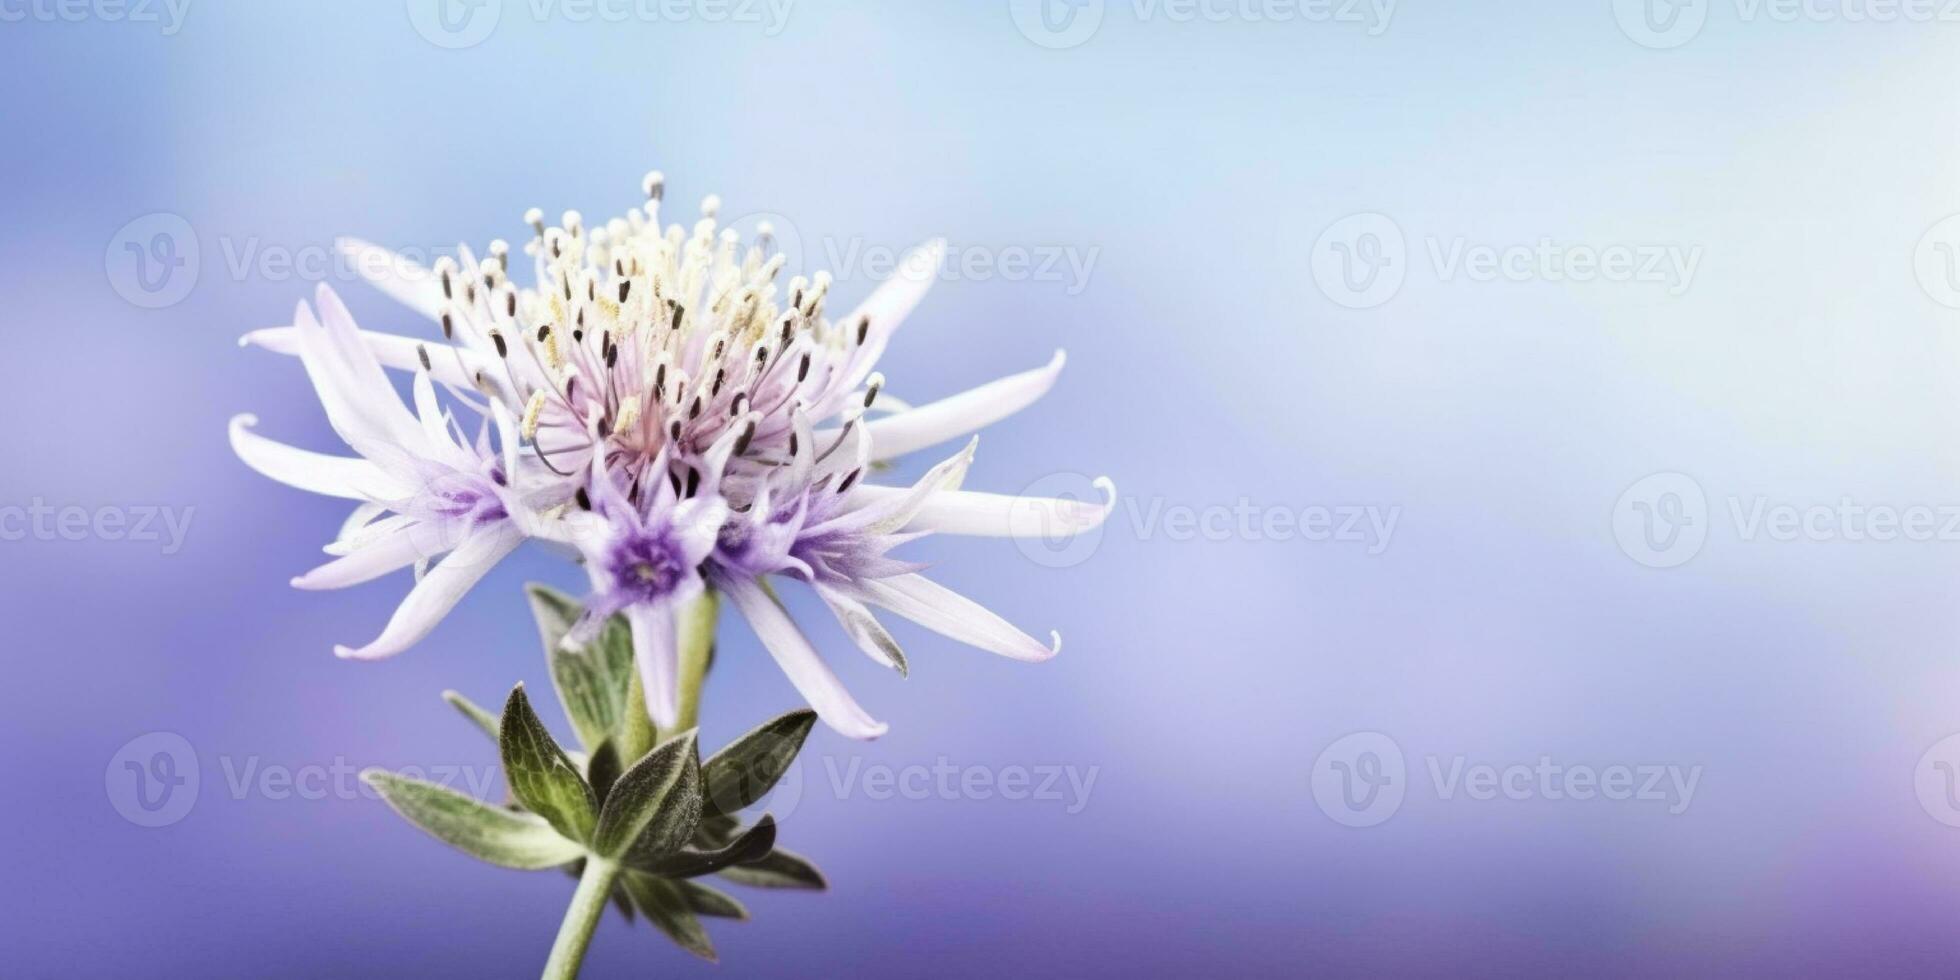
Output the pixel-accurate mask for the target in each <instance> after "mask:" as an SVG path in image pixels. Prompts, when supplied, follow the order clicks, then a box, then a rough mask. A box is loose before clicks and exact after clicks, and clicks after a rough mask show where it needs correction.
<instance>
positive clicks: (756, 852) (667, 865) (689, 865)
mask: <svg viewBox="0 0 1960 980" xmlns="http://www.w3.org/2000/svg"><path fill="white" fill-rule="evenodd" d="M775 846H776V818H775V817H772V816H769V815H768V814H764V815H763V817H762V819H761V820H758V821H756V822H755V826H753V827H750V828H749V829H748V830H747V831H745V832H743V834H742V836H740V837H737V838H735V842H734V843H732V844H729V845H728V846H727V847H724V848H721V849H719V850H713V851H697V850H694V849H692V848H684V849H682V850H681V851H679V852H677V853H675V854H671V855H669V856H667V857H664V858H661V859H659V860H657V861H654V862H653V863H651V864H648V865H644V866H641V865H635V867H638V868H639V869H640V870H642V871H651V872H653V873H654V874H657V875H659V876H660V877H662V878H699V877H701V876H702V875H709V874H714V873H715V872H717V871H720V870H722V869H723V868H726V867H728V866H729V865H734V864H742V863H744V862H748V861H759V860H761V859H763V858H765V857H767V856H768V855H769V851H770V849H771V848H774V847H775Z"/></svg>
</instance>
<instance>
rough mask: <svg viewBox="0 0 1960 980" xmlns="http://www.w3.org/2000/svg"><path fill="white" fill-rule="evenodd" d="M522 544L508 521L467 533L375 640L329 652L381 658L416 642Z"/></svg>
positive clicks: (340, 654)
mask: <svg viewBox="0 0 1960 980" xmlns="http://www.w3.org/2000/svg"><path fill="white" fill-rule="evenodd" d="M523 541H524V536H523V535H522V534H520V533H519V532H518V530H517V529H516V528H514V527H512V526H511V525H510V524H509V523H508V522H504V523H500V524H496V525H493V526H490V527H486V528H484V529H482V530H480V531H477V532H476V533H474V534H472V535H470V536H469V537H468V538H467V539H465V540H464V541H463V543H462V544H461V545H459V546H458V547H457V548H456V550H455V551H452V552H450V554H449V557H447V558H444V559H443V560H442V562H441V563H440V564H437V565H436V566H435V567H434V568H431V569H430V570H429V573H428V574H427V575H424V576H422V581H420V582H417V583H416V584H415V588H414V589H413V590H411V591H410V592H409V593H408V598H407V599H404V600H402V604H401V606H400V607H399V608H397V609H396V610H395V616H394V618H393V619H390V620H389V621H388V626H387V628H386V629H384V630H382V631H381V635H380V636H379V637H377V638H376V639H375V641H374V642H372V643H370V644H368V645H367V646H364V647H361V648H359V649H354V648H352V647H345V646H342V647H335V648H334V653H335V654H336V655H337V656H340V657H342V658H345V659H349V660H380V659H383V658H386V657H392V656H394V655H395V654H398V653H400V652H402V651H403V650H406V649H408V648H409V647H412V646H414V645H415V644H417V643H419V642H421V640H422V638H423V637H425V636H428V635H429V632H430V631H431V630H433V629H435V628H436V623H438V622H440V621H441V620H442V617H444V616H446V615H448V614H449V610H451V609H454V608H456V603H458V602H460V601H462V599H463V595H464V594H465V593H467V592H469V590H470V589H471V588H473V587H475V585H476V583H478V582H480V581H482V580H483V576H485V575H488V574H490V569H492V568H494V567H496V565H497V563H498V562H500V561H503V560H504V557H505V556H506V555H509V554H510V553H511V552H512V551H514V550H516V548H517V546H518V545H519V544H521V543H523Z"/></svg>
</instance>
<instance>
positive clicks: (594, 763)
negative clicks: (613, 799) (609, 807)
mask: <svg viewBox="0 0 1960 980" xmlns="http://www.w3.org/2000/svg"><path fill="white" fill-rule="evenodd" d="M613 744H614V743H613V740H612V739H606V740H605V741H603V742H600V743H599V747H598V748H596V749H593V750H592V758H591V760H590V761H588V762H586V764H585V781H586V782H587V783H589V784H590V785H591V786H592V794H593V795H594V796H596V797H598V798H599V809H600V812H602V813H603V812H604V811H605V806H606V794H607V793H610V792H612V787H613V783H615V782H618V781H619V776H620V770H621V769H622V768H623V767H622V766H621V765H620V763H619V750H618V749H616V748H613Z"/></svg>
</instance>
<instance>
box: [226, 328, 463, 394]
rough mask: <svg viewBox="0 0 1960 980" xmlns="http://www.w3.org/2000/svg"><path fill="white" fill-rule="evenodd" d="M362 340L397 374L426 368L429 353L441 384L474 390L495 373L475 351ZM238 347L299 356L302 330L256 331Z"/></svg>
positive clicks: (380, 338) (395, 338)
mask: <svg viewBox="0 0 1960 980" xmlns="http://www.w3.org/2000/svg"><path fill="white" fill-rule="evenodd" d="M361 340H362V342H363V343H365V344H367V347H368V350H370V351H372V352H373V353H374V356H375V359H376V360H378V361H380V362H381V364H382V365H383V366H385V367H390V368H394V369H395V370H397V371H415V370H419V369H420V368H421V367H422V351H424V350H426V351H428V352H429V371H430V373H431V374H433V375H434V376H435V379H436V380H437V381H440V382H442V383H443V384H446V385H451V386H454V387H457V388H473V387H474V386H475V383H476V382H475V375H476V373H477V372H478V371H487V370H491V369H492V362H491V360H490V359H489V358H487V357H485V356H483V355H482V354H479V353H477V352H476V351H472V350H465V349H463V348H461V347H453V346H450V345H448V344H443V343H433V342H425V341H421V340H417V339H415V338H414V337H402V336H399V335H396V334H390V333H376V332H374V331H372V330H363V331H361ZM238 343H239V344H240V345H241V346H246V347H258V348H261V349H263V350H268V351H271V352H273V353H274V354H291V355H294V356H297V355H298V354H299V328H298V327H266V328H264V329H261V330H254V331H252V332H251V333H248V334H246V335H245V336H243V337H240V338H238Z"/></svg>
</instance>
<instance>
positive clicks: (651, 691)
mask: <svg viewBox="0 0 1960 980" xmlns="http://www.w3.org/2000/svg"><path fill="white" fill-rule="evenodd" d="M626 621H627V622H628V623H629V624H631V625H632V627H633V663H634V664H635V665H637V666H638V667H639V669H640V687H641V688H642V689H644V691H645V692H646V699H647V715H648V716H649V717H651V718H652V719H653V723H654V725H656V726H658V727H659V728H660V729H661V730H662V731H663V732H664V731H665V730H667V729H669V728H672V727H674V722H675V721H676V720H678V719H679V718H680V681H679V679H678V678H679V676H680V664H679V654H678V653H677V652H676V650H675V646H674V644H675V641H674V610H673V607H672V606H670V605H669V604H667V603H664V602H663V603H660V604H659V605H654V606H645V605H641V606H632V607H629V608H628V609H627V610H626Z"/></svg>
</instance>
